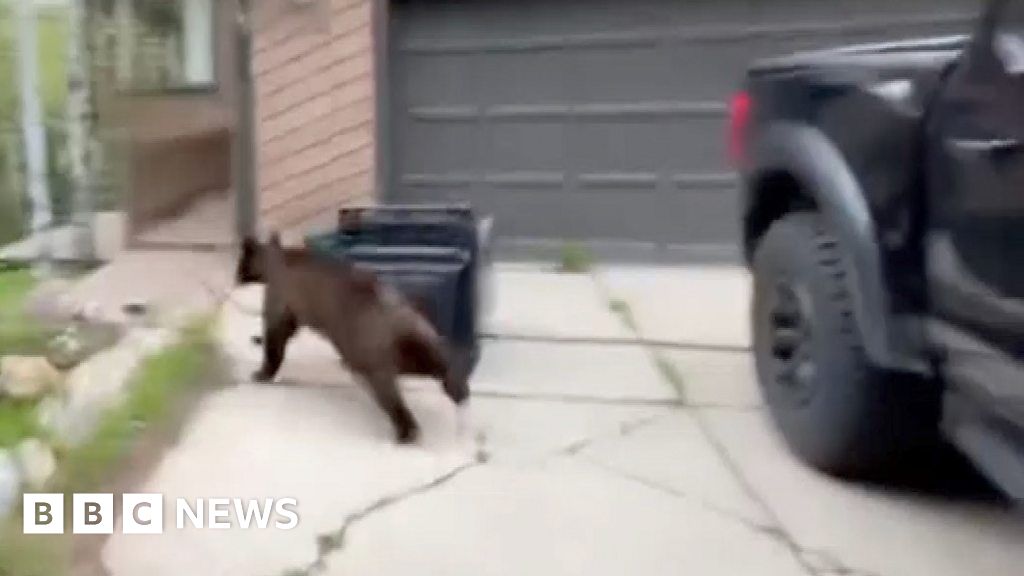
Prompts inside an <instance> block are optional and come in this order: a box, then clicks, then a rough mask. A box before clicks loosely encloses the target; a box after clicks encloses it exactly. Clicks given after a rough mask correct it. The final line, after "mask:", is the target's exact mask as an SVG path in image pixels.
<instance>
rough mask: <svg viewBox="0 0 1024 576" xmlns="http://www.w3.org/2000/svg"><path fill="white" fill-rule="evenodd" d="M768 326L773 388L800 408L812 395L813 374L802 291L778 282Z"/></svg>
mask: <svg viewBox="0 0 1024 576" xmlns="http://www.w3.org/2000/svg"><path fill="white" fill-rule="evenodd" d="M769 323H770V326H771V331H770V334H771V340H770V344H771V349H770V353H771V356H772V359H773V364H774V365H775V370H774V373H775V378H774V381H775V383H776V387H777V388H778V391H779V392H781V393H782V394H781V395H782V396H783V398H784V399H785V400H787V401H789V402H792V403H794V404H804V403H806V402H807V401H808V400H809V399H810V397H811V395H812V394H813V391H814V381H815V376H816V373H817V367H816V366H815V362H814V357H813V354H812V350H811V345H812V340H811V323H810V299H809V297H808V294H807V293H806V291H803V290H800V289H799V288H797V287H795V286H794V285H793V284H792V283H790V282H788V281H780V282H778V283H777V284H776V287H775V291H774V294H773V298H772V305H771V307H770V308H769Z"/></svg>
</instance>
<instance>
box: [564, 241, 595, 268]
mask: <svg viewBox="0 0 1024 576" xmlns="http://www.w3.org/2000/svg"><path fill="white" fill-rule="evenodd" d="M593 265H594V256H593V254H591V253H590V250H588V249H587V247H586V246H583V245H582V244H577V243H575V242H569V243H567V244H565V245H564V246H562V251H561V252H560V253H559V259H558V271H559V272H565V273H567V274H583V273H585V272H588V271H589V270H590V268H591V267H592V266H593Z"/></svg>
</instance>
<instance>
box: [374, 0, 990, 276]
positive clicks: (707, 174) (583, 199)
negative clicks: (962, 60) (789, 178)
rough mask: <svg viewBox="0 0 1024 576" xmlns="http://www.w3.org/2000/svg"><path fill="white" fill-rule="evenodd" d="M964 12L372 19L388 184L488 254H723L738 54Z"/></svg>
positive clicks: (614, 9)
mask: <svg viewBox="0 0 1024 576" xmlns="http://www.w3.org/2000/svg"><path fill="white" fill-rule="evenodd" d="M977 5H978V2H977V0H842V1H840V0H745V1H741V0H675V1H670V0H545V1H535V0H516V1H509V0H458V1H436V0H435V1H409V0H407V1H404V2H395V3H393V4H392V6H391V9H390V28H389V74H388V77H389V82H390V86H389V88H388V93H389V98H390V104H389V108H390V110H391V113H390V118H389V122H390V126H391V128H390V131H389V133H390V138H391V140H390V143H389V150H390V155H389V159H388V162H389V168H388V174H389V176H388V187H389V190H390V193H391V194H392V196H391V198H392V199H396V200H399V201H412V202H420V201H437V200H453V199H460V200H469V201H471V202H472V203H473V204H474V205H475V206H477V207H479V208H480V209H481V210H482V211H487V212H490V213H493V214H494V215H495V216H496V222H497V224H496V229H497V232H498V234H499V238H500V241H501V243H502V245H503V246H505V247H506V248H508V247H518V248H519V251H522V250H523V249H524V247H525V249H526V250H529V251H532V250H535V249H540V248H541V247H544V246H551V245H559V244H561V243H562V242H564V241H566V240H575V241H587V242H591V243H592V245H593V246H594V247H595V248H596V249H598V250H604V249H607V251H609V252H613V253H621V254H626V253H630V254H636V253H638V254H640V255H642V256H643V257H655V258H656V257H667V258H670V259H674V258H676V257H678V256H684V257H703V258H708V257H711V258H733V257H735V255H736V254H737V249H736V246H737V234H738V210H737V202H738V193H737V187H736V181H735V178H734V176H733V174H731V173H730V170H729V168H728V166H727V163H726V154H725V148H726V143H725V133H726V127H725V121H726V116H727V101H728V97H729V95H730V93H731V92H732V91H733V90H734V89H735V88H736V86H737V84H738V82H739V80H740V79H741V77H742V73H743V70H744V68H745V66H746V64H747V63H748V62H749V61H750V60H751V59H752V58H755V57H758V56H761V55H769V54H779V53H786V52H789V51H793V50H798V49H807V48H816V47H824V46H829V45H834V44H838V43H854V42H864V41H873V40H878V39H888V38H900V37H905V36H917V35H931V34H945V33H951V32H962V31H965V30H966V29H967V28H968V27H969V21H970V19H969V17H968V16H969V15H970V14H971V13H972V11H973V10H976V9H977V8H976V7H977Z"/></svg>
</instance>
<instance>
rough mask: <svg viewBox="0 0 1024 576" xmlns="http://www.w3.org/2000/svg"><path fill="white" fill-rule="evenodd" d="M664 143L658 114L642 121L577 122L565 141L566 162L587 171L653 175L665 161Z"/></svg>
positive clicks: (666, 149)
mask: <svg viewBox="0 0 1024 576" xmlns="http://www.w3.org/2000/svg"><path fill="white" fill-rule="evenodd" d="M668 144H669V142H668V132H667V130H666V129H665V125H664V124H663V118H660V117H649V118H648V119H646V120H645V121H638V120H633V119H622V120H620V121H616V120H615V119H606V120H604V121H598V120H589V121H585V122H583V121H581V122H580V123H579V124H578V125H577V126H576V128H575V131H574V136H573V138H572V139H570V140H569V142H568V145H569V146H568V148H569V152H568V154H569V157H570V164H569V165H570V166H571V167H575V168H577V169H579V170H581V171H589V172H602V171H612V172H615V171H646V172H653V173H655V174H657V173H658V172H660V171H662V170H663V169H664V167H665V166H666V164H667V162H668V160H669V155H668V148H669V146H668Z"/></svg>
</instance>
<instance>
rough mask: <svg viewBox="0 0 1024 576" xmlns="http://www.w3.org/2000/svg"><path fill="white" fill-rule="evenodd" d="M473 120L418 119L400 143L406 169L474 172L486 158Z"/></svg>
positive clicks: (434, 171)
mask: <svg viewBox="0 0 1024 576" xmlns="http://www.w3.org/2000/svg"><path fill="white" fill-rule="evenodd" d="M481 138H482V135H481V134H480V131H479V129H478V128H477V126H476V124H475V123H474V122H462V121H418V122H412V123H410V125H409V126H408V130H407V131H406V133H405V137H404V139H403V140H402V142H400V143H399V148H400V150H401V151H402V152H404V153H403V154H402V159H403V170H405V171H407V172H416V173H447V172H466V171H472V170H474V169H475V168H477V167H478V166H480V165H481V163H482V162H483V161H484V155H483V154H482V151H481V149H480V147H479V143H480V140H481Z"/></svg>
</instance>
